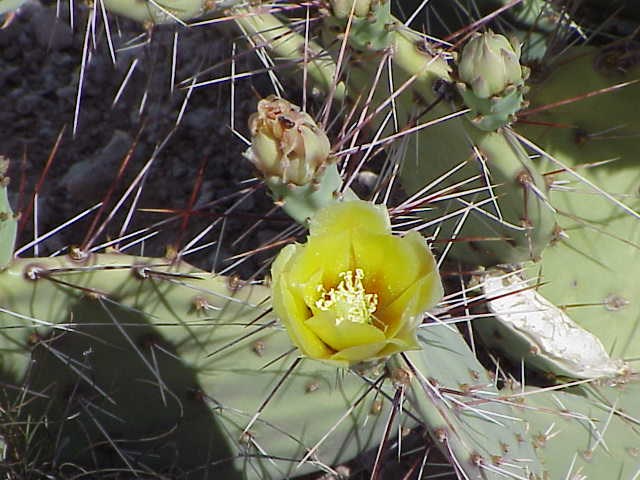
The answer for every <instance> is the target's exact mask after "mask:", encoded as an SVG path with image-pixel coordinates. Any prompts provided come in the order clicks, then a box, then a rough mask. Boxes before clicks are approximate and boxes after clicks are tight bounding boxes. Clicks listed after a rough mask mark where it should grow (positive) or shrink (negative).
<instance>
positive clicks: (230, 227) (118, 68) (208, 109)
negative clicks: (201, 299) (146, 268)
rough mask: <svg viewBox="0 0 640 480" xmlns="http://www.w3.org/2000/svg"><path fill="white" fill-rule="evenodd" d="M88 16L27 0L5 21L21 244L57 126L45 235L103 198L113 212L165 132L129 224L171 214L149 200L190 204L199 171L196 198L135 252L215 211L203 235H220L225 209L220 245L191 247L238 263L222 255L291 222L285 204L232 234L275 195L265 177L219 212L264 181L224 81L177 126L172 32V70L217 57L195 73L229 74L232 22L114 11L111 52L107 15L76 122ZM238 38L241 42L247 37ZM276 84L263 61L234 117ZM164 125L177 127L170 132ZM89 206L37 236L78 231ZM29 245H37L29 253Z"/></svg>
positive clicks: (0, 83)
mask: <svg viewBox="0 0 640 480" xmlns="http://www.w3.org/2000/svg"><path fill="white" fill-rule="evenodd" d="M87 18H88V10H87V8H86V7H82V6H79V7H76V8H75V10H74V19H73V20H74V28H71V26H70V21H69V13H68V5H67V4H66V3H63V4H62V8H61V11H60V12H57V11H56V4H55V2H53V4H51V5H44V6H43V5H40V4H37V3H28V4H26V5H25V6H24V7H23V8H22V9H21V10H20V12H19V14H18V16H17V17H16V18H15V19H14V21H13V22H12V23H11V24H10V25H9V26H7V27H6V28H5V29H3V30H0V96H1V100H0V102H1V105H2V107H1V108H0V155H5V156H7V157H8V158H10V159H11V160H12V166H11V170H10V175H11V177H12V184H11V194H12V202H13V205H14V209H16V210H17V211H21V212H23V213H22V214H23V218H25V222H24V225H23V228H22V230H21V235H20V240H19V245H24V244H25V243H27V242H28V241H30V240H32V239H33V235H34V227H33V213H31V214H30V215H29V210H28V205H29V203H30V201H31V199H32V198H33V193H34V191H35V189H36V185H37V183H38V179H39V178H40V176H41V175H42V174H43V172H44V171H45V164H46V163H47V159H48V157H49V156H50V154H51V152H52V151H53V150H54V145H55V144H56V138H57V137H58V135H60V134H61V132H63V133H62V134H61V142H60V146H59V148H58V149H57V151H56V154H55V156H54V158H53V161H52V163H51V167H50V169H49V170H48V172H47V174H46V177H45V178H44V181H43V182H42V185H41V187H40V188H39V189H38V197H39V199H38V209H37V210H38V211H37V214H38V222H37V223H38V232H39V234H40V235H42V234H44V233H46V232H47V231H49V230H50V229H52V228H54V227H56V226H58V225H60V224H61V223H63V222H64V221H66V220H68V219H70V218H71V217H73V216H74V215H76V214H78V213H79V212H81V211H82V210H84V209H86V208H88V207H89V206H91V205H93V204H95V203H96V202H97V201H100V200H105V199H106V200H107V207H106V211H105V212H104V213H103V214H102V217H101V218H104V216H105V215H106V214H107V213H108V212H110V211H111V210H112V209H113V206H114V205H115V203H116V202H117V201H118V199H119V198H120V195H121V194H122V192H124V191H125V189H126V188H127V187H128V186H129V185H130V184H131V181H132V180H133V179H134V178H135V176H136V175H138V174H139V172H140V171H141V169H142V168H143V166H144V165H145V163H146V162H147V161H148V160H149V159H150V158H151V157H152V156H153V153H154V151H155V150H156V148H157V146H158V145H160V144H163V143H164V147H163V148H162V149H161V150H160V151H159V153H157V155H156V156H155V160H154V163H153V165H152V167H151V168H150V170H149V171H148V174H147V175H146V178H145V180H144V183H143V188H142V189H141V195H140V199H139V202H138V211H136V212H135V214H134V216H133V221H132V223H131V225H130V226H129V227H128V228H127V230H126V231H127V232H133V231H134V230H136V229H137V228H140V227H147V226H150V225H153V224H154V222H157V221H161V220H164V219H167V218H169V217H171V215H170V214H167V213H162V214H161V213H150V212H144V211H142V210H141V209H176V210H180V209H185V208H187V207H188V206H189V204H190V201H191V200H190V199H191V196H192V192H193V191H194V188H195V187H196V186H197V185H199V192H198V194H197V195H196V196H195V199H194V200H195V203H194V204H195V206H196V207H197V212H196V213H195V214H194V215H192V216H190V217H189V220H188V224H186V228H185V223H184V222H183V218H178V219H176V221H173V222H171V223H169V224H168V225H166V226H164V227H162V228H161V229H160V230H161V233H160V234H158V235H157V236H156V237H154V238H153V239H152V240H148V241H146V242H144V250H141V245H138V246H136V247H134V248H132V249H131V250H128V252H129V253H133V254H138V253H141V252H144V253H145V254H147V255H160V254H162V253H163V251H164V249H165V247H166V246H167V245H170V244H172V245H184V244H186V242H188V241H189V240H190V239H191V238H193V237H194V236H195V235H197V234H198V232H200V231H201V230H202V229H203V228H206V227H207V226H209V225H210V224H211V223H212V222H214V221H215V220H216V219H217V220H219V221H218V224H217V225H216V226H215V227H214V228H213V229H212V230H211V231H210V232H209V233H208V234H207V235H206V236H204V237H203V238H202V240H201V241H200V242H199V243H198V245H202V244H205V243H208V242H212V241H215V240H218V239H219V237H220V235H221V231H222V230H221V227H222V223H223V222H222V220H221V219H222V218H224V233H223V235H222V242H220V250H219V251H218V247H217V246H212V247H208V248H206V249H204V250H202V251H200V252H198V253H197V254H194V255H190V256H188V257H187V259H188V260H189V261H191V262H192V263H195V264H198V265H199V266H201V267H203V268H207V269H210V268H212V267H214V266H215V267H216V269H221V268H223V267H224V266H225V265H227V264H228V263H229V262H226V263H225V262H224V261H223V259H224V258H228V257H230V256H232V255H235V254H237V253H240V252H243V251H245V250H246V249H248V248H253V247H255V246H256V245H260V244H262V243H263V242H264V241H266V240H268V239H269V238H270V237H271V236H273V235H274V234H275V233H277V232H278V231H281V230H282V226H283V224H282V222H283V221H284V222H288V220H286V219H285V217H284V215H283V214H276V215H275V217H276V219H275V220H272V221H267V222H265V223H264V224H263V225H262V227H261V228H260V229H257V231H256V232H254V233H253V234H251V235H249V236H248V237H247V238H246V239H245V240H242V241H241V242H239V243H235V241H236V240H237V239H238V237H239V236H240V235H241V234H242V233H244V232H246V231H247V229H248V228H249V227H250V226H251V225H253V224H255V223H256V221H257V220H258V219H259V218H261V217H262V216H263V215H264V214H265V213H266V212H267V211H268V210H269V209H270V208H271V207H272V203H271V201H270V199H268V197H267V196H266V195H265V193H264V191H262V190H261V189H260V190H259V191H257V192H256V193H254V194H252V195H249V196H248V197H247V198H246V199H245V200H244V201H242V202H241V203H240V204H239V205H237V206H236V208H235V209H234V210H233V212H232V213H230V214H229V215H227V216H223V217H221V215H223V214H224V212H225V210H226V209H228V208H229V207H231V206H232V205H234V203H235V202H236V201H237V200H238V198H239V195H240V193H239V192H240V191H241V190H242V189H246V188H248V187H254V188H259V186H260V185H259V183H257V182H249V183H246V181H247V180H249V179H251V178H253V176H254V174H253V172H252V170H251V166H250V164H249V162H247V161H246V160H245V159H244V158H243V157H242V152H243V151H244V149H245V148H246V145H245V144H244V143H243V141H242V140H240V139H239V138H238V137H237V136H236V135H234V134H233V133H232V131H231V128H230V123H231V122H230V116H231V108H232V107H231V95H230V92H231V86H230V84H229V82H223V83H221V84H218V85H212V86H207V87H204V88H198V89H195V90H193V92H192V94H191V96H190V98H189V102H188V104H187V107H186V109H185V111H184V116H183V118H182V121H181V122H180V125H179V126H178V127H177V128H176V127H175V126H176V119H177V117H178V115H179V112H180V109H181V106H182V104H183V102H184V99H185V96H186V95H187V91H186V89H184V88H181V87H180V86H178V85H176V86H175V88H174V89H173V92H172V91H171V63H172V50H173V47H172V45H173V42H174V35H177V38H178V41H177V46H178V48H177V50H176V52H177V55H176V60H177V61H176V73H175V83H176V84H178V83H179V82H181V81H183V80H185V79H190V78H191V77H192V76H193V75H195V74H198V73H199V72H203V71H204V70H205V69H208V68H210V67H215V66H217V67H218V68H215V69H213V70H211V71H210V72H207V73H202V74H201V75H200V76H199V77H198V80H206V79H211V78H216V77H223V76H227V75H229V72H230V69H231V64H230V61H229V60H230V58H231V48H232V41H233V40H237V38H236V39H234V37H233V35H234V33H233V32H232V31H231V30H230V29H229V30H228V31H224V30H221V29H219V28H218V29H213V28H190V29H187V28H183V27H180V26H164V27H157V28H155V29H153V30H152V31H145V30H144V29H143V28H142V27H141V26H140V25H138V24H136V23H134V22H129V21H126V20H123V19H120V18H115V17H109V25H110V31H111V37H112V40H113V45H114V49H115V58H116V61H115V63H114V62H113V61H112V58H111V55H110V52H109V48H108V42H107V39H106V35H105V29H104V21H103V18H102V17H101V16H99V18H98V21H97V22H96V29H95V35H92V36H90V38H89V44H90V48H89V51H90V53H89V55H88V57H87V61H86V68H85V72H84V79H83V87H82V93H81V102H80V107H79V115H78V123H77V129H76V132H75V134H74V133H73V122H74V112H75V108H76V96H77V92H78V83H79V81H80V71H81V64H82V59H83V44H84V42H85V31H86V25H87ZM240 46H241V48H240V49H239V50H241V51H242V49H243V48H244V47H245V45H244V44H241V45H240ZM249 57H250V56H248V55H243V56H241V57H240V58H239V59H238V60H237V62H236V69H237V71H238V72H241V71H246V70H247V69H250V68H252V67H251V65H252V64H254V63H255V58H249ZM251 57H253V55H251ZM133 62H137V64H136V67H135V69H134V71H133V74H132V75H131V77H130V79H129V81H128V82H127V84H126V87H125V88H124V90H123V92H122V94H121V95H120V98H119V100H118V101H117V103H115V105H113V102H114V98H115V97H116V95H117V93H118V90H119V89H120V87H121V85H122V82H123V79H124V78H125V77H126V75H127V72H128V71H129V69H130V66H131V64H132V63H133ZM269 93H272V90H271V86H270V84H269V82H268V80H267V77H266V76H257V75H256V76H253V77H251V78H248V79H245V80H242V81H239V82H238V83H237V95H236V98H235V102H234V107H233V109H234V116H235V122H236V126H237V129H238V130H239V131H240V132H241V133H242V134H244V135H246V133H247V128H246V119H247V117H248V115H249V114H250V113H251V111H252V110H253V109H254V108H255V105H256V102H257V98H258V97H259V96H264V95H267V94H269ZM169 135H171V138H169V139H168V141H166V142H165V140H166V139H167V138H168V136H169ZM130 149H133V153H132V155H131V160H130V162H129V164H128V165H127V168H126V170H125V171H124V174H123V176H122V178H121V180H120V181H119V182H116V183H115V190H114V193H113V195H112V196H111V197H110V198H107V192H108V191H109V190H110V188H111V186H112V185H114V180H115V179H116V176H117V172H118V168H119V166H120V164H121V162H122V161H123V159H124V158H125V157H126V156H127V152H128V151H129V150H130ZM199 172H200V173H199ZM200 181H201V182H200ZM243 182H245V183H243ZM131 198H132V197H131ZM129 205H131V200H129V201H128V202H127V203H125V207H124V208H123V209H122V210H121V212H122V213H121V214H118V215H117V216H116V218H115V219H114V220H113V221H112V222H110V223H109V226H108V227H107V228H106V229H105V230H104V232H103V234H102V235H101V236H100V238H99V239H98V240H96V242H94V243H93V244H94V245H97V244H99V243H100V241H104V240H106V239H112V238H117V236H118V235H119V232H120V229H121V225H122V222H123V220H124V218H125V215H126V213H127V212H128V210H129ZM174 218H175V216H174ZM92 220H93V216H89V217H87V218H86V219H85V220H83V221H80V222H77V223H76V224H75V225H73V226H72V227H71V228H68V229H65V230H64V231H62V232H61V233H59V234H56V235H55V236H53V237H51V238H50V239H49V240H46V241H45V242H43V243H42V244H41V245H40V251H39V254H40V255H46V254H50V253H52V252H55V251H58V250H59V249H61V248H63V247H65V246H68V245H74V244H81V243H82V242H83V241H84V239H85V236H86V235H87V232H88V231H89V229H90V224H91V221H92ZM285 225H286V223H285ZM131 240H132V239H131ZM129 241H130V240H129ZM126 243H127V241H124V242H122V243H121V245H124V244H126ZM33 253H34V252H33V250H30V251H29V252H25V253H24V255H32V254H33ZM260 261H261V259H260V258H257V257H256V258H254V259H252V261H251V262H249V264H247V265H246V266H241V267H240V268H239V269H238V270H237V271H238V273H240V274H241V275H245V276H246V275H250V274H252V273H254V272H255V270H256V269H257V268H258V266H259V265H260ZM214 263H215V265H214Z"/></svg>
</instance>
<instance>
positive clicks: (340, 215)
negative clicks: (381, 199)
mask: <svg viewBox="0 0 640 480" xmlns="http://www.w3.org/2000/svg"><path fill="white" fill-rule="evenodd" d="M356 230H357V231H363V230H366V231H369V232H375V233H386V234H389V233H391V222H390V220H389V214H388V213H387V209H386V208H385V207H384V206H382V205H374V204H373V203H371V202H365V201H362V200H352V201H348V202H341V203H336V204H333V205H331V208H325V209H323V210H321V211H319V212H318V213H316V214H315V215H314V216H313V218H312V219H311V223H310V225H309V233H310V235H311V237H314V236H316V235H335V234H340V233H344V232H349V231H356Z"/></svg>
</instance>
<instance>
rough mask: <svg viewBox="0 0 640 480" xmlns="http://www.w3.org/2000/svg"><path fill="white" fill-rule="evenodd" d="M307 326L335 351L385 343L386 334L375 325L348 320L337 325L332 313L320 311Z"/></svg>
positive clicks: (306, 323) (308, 321)
mask: <svg viewBox="0 0 640 480" xmlns="http://www.w3.org/2000/svg"><path fill="white" fill-rule="evenodd" d="M305 325H306V326H307V327H309V328H310V329H311V331H313V333H315V334H316V335H317V336H318V337H319V338H320V339H321V340H322V341H323V342H324V343H326V344H327V345H328V346H329V347H331V348H332V349H333V350H344V349H345V348H350V347H353V346H356V345H367V344H371V343H378V342H383V341H385V336H384V333H383V332H382V331H381V330H380V329H378V328H376V327H374V326H373V325H369V324H368V323H357V322H350V321H348V320H344V321H342V322H340V323H336V321H335V316H334V315H333V314H332V312H324V311H320V312H318V313H316V314H315V315H314V316H313V317H311V318H309V319H308V320H307V321H306V322H305Z"/></svg>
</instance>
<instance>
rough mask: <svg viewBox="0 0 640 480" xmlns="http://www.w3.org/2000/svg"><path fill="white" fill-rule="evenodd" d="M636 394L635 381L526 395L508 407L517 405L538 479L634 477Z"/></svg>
mask: <svg viewBox="0 0 640 480" xmlns="http://www.w3.org/2000/svg"><path fill="white" fill-rule="evenodd" d="M639 394H640V382H639V381H638V378H629V379H627V381H626V382H622V383H618V384H614V385H607V384H606V383H605V384H589V385H586V386H582V387H577V388H576V389H575V390H568V391H555V392H554V391H553V390H547V391H545V390H543V389H537V390H536V389H527V390H525V391H524V392H520V393H519V394H516V395H515V396H513V397H511V398H510V399H509V400H508V401H509V403H512V404H514V405H519V407H517V408H516V409H515V410H516V412H517V413H516V414H517V415H518V416H519V417H521V418H522V420H523V422H524V425H525V428H526V429H527V437H528V441H530V442H531V444H532V445H533V447H534V448H535V451H536V454H537V456H538V458H539V459H540V461H541V462H542V465H543V470H544V476H543V477H542V478H584V479H588V480H592V479H593V480H595V479H600V478H611V476H612V475H615V478H619V479H625V480H632V479H635V478H637V477H638V472H640V449H639V448H638V446H639V445H640V428H639V427H640V421H639V419H640V410H639V408H638V405H639V404H638V402H637V399H638V395H639ZM569 439H570V440H569Z"/></svg>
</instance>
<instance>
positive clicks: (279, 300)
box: [271, 245, 333, 358]
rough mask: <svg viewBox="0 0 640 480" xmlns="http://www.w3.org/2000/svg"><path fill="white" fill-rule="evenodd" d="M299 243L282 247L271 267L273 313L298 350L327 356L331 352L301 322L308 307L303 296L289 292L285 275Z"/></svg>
mask: <svg viewBox="0 0 640 480" xmlns="http://www.w3.org/2000/svg"><path fill="white" fill-rule="evenodd" d="M301 248H303V247H301V246H300V245H287V246H286V247H285V248H283V249H282V250H281V252H280V254H279V255H278V257H277V258H276V261H275V262H274V263H273V266H272V270H271V271H272V276H273V283H272V294H271V296H272V303H273V310H274V312H275V314H276V315H277V316H278V318H279V319H280V322H281V323H282V324H283V325H284V327H285V328H286V329H287V331H288V333H289V336H290V337H291V341H292V342H293V344H294V345H295V346H297V347H298V348H299V349H300V350H301V351H302V353H304V354H305V355H307V356H310V357H314V358H322V357H327V356H329V355H330V354H331V353H333V352H332V351H331V350H330V349H329V348H328V347H327V346H326V345H325V344H324V343H323V342H322V341H321V340H320V339H319V338H318V337H317V336H316V335H315V334H314V333H313V332H312V331H311V330H310V329H309V328H308V327H307V326H306V325H305V324H304V322H305V320H306V319H307V318H308V317H309V309H308V308H307V306H306V305H305V303H304V299H303V298H302V297H300V296H298V295H295V294H293V293H292V292H291V290H290V288H289V281H288V280H289V279H288V277H289V274H288V273H287V272H288V269H289V268H290V266H291V264H290V262H291V260H292V259H294V260H295V258H296V257H297V255H298V254H299V251H300V249H301Z"/></svg>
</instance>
